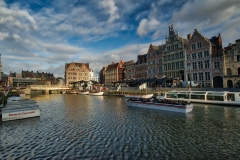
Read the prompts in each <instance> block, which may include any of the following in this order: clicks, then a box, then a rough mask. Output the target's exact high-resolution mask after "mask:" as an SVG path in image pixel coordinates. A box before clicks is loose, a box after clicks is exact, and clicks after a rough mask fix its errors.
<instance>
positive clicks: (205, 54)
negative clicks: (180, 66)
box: [185, 29, 223, 88]
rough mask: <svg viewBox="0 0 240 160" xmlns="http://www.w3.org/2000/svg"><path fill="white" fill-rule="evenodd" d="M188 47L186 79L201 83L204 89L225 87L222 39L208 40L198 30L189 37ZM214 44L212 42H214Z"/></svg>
mask: <svg viewBox="0 0 240 160" xmlns="http://www.w3.org/2000/svg"><path fill="white" fill-rule="evenodd" d="M188 39H189V44H188V45H187V47H186V56H187V58H186V63H187V67H186V71H185V72H186V73H187V74H186V75H187V77H186V79H188V80H189V81H195V82H196V83H201V84H202V85H204V87H216V88H217V87H223V77H222V75H223V59H222V57H221V56H220V55H222V53H221V52H222V48H221V46H222V39H221V36H220V34H219V37H218V38H216V37H213V38H212V39H208V38H206V37H205V36H203V35H202V34H201V33H200V32H199V31H198V30H197V29H195V30H194V32H193V35H191V34H189V35H188ZM211 40H212V41H213V42H212V41H211Z"/></svg>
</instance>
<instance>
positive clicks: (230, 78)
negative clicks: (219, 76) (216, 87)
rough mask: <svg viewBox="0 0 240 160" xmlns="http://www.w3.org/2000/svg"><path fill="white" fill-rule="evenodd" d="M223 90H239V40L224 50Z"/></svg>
mask: <svg viewBox="0 0 240 160" xmlns="http://www.w3.org/2000/svg"><path fill="white" fill-rule="evenodd" d="M223 86H224V88H240V39H238V40H236V43H235V44H231V43H230V44H229V45H228V46H227V47H225V48H224V81H223Z"/></svg>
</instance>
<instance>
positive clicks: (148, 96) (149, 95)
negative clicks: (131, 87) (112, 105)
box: [124, 94, 153, 98]
mask: <svg viewBox="0 0 240 160" xmlns="http://www.w3.org/2000/svg"><path fill="white" fill-rule="evenodd" d="M152 96H153V94H146V95H127V94H125V95H124V97H125V98H152Z"/></svg>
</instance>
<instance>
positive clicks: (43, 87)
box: [25, 85, 69, 94]
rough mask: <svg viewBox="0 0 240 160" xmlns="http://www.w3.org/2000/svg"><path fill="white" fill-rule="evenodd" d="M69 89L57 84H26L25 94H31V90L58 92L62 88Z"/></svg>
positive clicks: (47, 92)
mask: <svg viewBox="0 0 240 160" xmlns="http://www.w3.org/2000/svg"><path fill="white" fill-rule="evenodd" d="M67 89H69V87H68V86H58V85H28V86H27V87H26V89H25V94H31V92H32V91H42V92H43V93H45V94H49V93H52V92H57V93H60V91H62V90H67Z"/></svg>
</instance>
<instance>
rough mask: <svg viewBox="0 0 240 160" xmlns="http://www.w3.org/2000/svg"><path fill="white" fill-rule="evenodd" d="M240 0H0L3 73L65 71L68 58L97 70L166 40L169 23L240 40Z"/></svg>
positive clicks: (181, 29)
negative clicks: (87, 64)
mask: <svg viewBox="0 0 240 160" xmlns="http://www.w3.org/2000/svg"><path fill="white" fill-rule="evenodd" d="M239 8H240V1H239V0H228V1H226V0H178V1H174V0H151V1H146V0H71V1H69V0H0V49H1V53H0V54H1V61H2V66H3V72H4V73H9V71H15V72H17V73H21V71H22V70H30V71H34V72H36V71H40V72H49V73H53V74H54V75H55V76H56V77H57V76H61V77H63V76H64V71H65V63H70V62H79V63H87V62H89V64H90V68H91V69H93V70H94V71H95V72H96V71H99V70H101V68H102V67H103V66H104V65H106V64H110V63H111V62H112V61H113V62H118V61H119V60H120V59H122V60H123V61H129V60H135V61H136V59H137V55H139V54H146V53H147V51H148V47H149V45H150V44H151V43H152V44H154V45H161V44H162V43H165V33H168V26H169V24H171V23H172V22H174V25H175V30H176V31H177V30H179V33H180V35H181V36H182V35H183V37H185V38H186V37H187V34H189V33H193V31H194V29H195V28H196V29H198V30H199V31H200V32H201V33H202V34H203V35H204V36H206V37H208V38H211V37H213V36H217V35H218V33H220V34H221V35H222V38H223V46H224V47H225V46H227V45H228V44H229V43H230V42H232V43H234V42H235V40H236V39H240V10H239Z"/></svg>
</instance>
